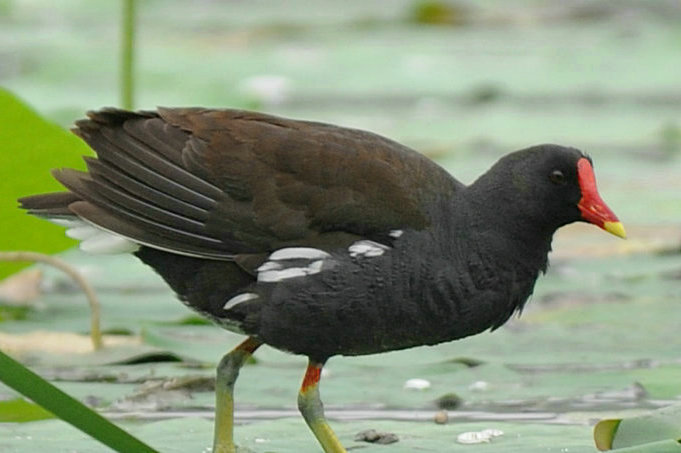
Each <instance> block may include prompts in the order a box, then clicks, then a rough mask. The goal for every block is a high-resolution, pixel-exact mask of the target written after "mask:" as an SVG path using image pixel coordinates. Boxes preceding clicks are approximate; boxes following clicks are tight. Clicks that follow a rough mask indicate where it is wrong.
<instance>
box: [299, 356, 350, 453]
mask: <svg viewBox="0 0 681 453" xmlns="http://www.w3.org/2000/svg"><path fill="white" fill-rule="evenodd" d="M322 366H324V365H323V364H322V363H317V362H314V361H313V360H310V362H309V363H308V365H307V371H306V372H305V378H303V385H302V386H301V387H300V393H298V409H300V413H301V414H303V418H304V419H305V422H307V426H309V427H310V429H311V430H312V432H313V433H314V435H315V437H316V438H317V440H318V441H319V443H320V445H321V446H322V448H323V449H324V451H325V452H326V453H346V451H345V448H343V446H342V445H341V443H340V441H339V440H338V438H337V437H336V434H334V432H333V430H332V429H331V427H330V426H329V424H328V423H327V422H326V419H325V418H324V406H323V405H322V400H321V399H320V398H319V379H320V378H321V375H322Z"/></svg>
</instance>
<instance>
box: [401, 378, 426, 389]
mask: <svg viewBox="0 0 681 453" xmlns="http://www.w3.org/2000/svg"><path fill="white" fill-rule="evenodd" d="M429 388H430V381H427V380H425V379H421V378H413V379H409V380H407V382H405V383H404V389H405V390H426V389H429Z"/></svg>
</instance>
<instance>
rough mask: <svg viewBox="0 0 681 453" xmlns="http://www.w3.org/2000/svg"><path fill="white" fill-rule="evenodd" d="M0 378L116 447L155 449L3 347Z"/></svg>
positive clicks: (142, 452) (137, 450)
mask: <svg viewBox="0 0 681 453" xmlns="http://www.w3.org/2000/svg"><path fill="white" fill-rule="evenodd" d="M0 381H2V382H3V383H4V384H6V385H7V386H9V387H11V388H13V389H14V390H16V391H17V392H19V393H21V394H22V395H24V396H26V397H28V398H30V399H32V400H33V401H35V402H36V403H38V404H40V405H41V406H42V407H44V408H45V409H46V410H48V411H50V412H52V413H53V414H54V415H56V416H57V417H59V418H61V419H62V420H64V421H66V422H68V423H70V424H71V425H73V426H75V427H76V428H78V429H80V430H81V431H83V432H85V433H87V434H89V435H90V436H92V437H93V438H95V439H96V440H98V441H100V442H102V443H103V444H105V445H107V446H109V447H111V448H112V449H114V450H116V451H120V452H129V451H135V452H141V453H144V452H155V451H156V450H154V449H153V448H151V447H149V446H148V445H147V444H145V443H143V442H142V441H140V440H139V439H137V438H135V437H132V436H131V435H130V434H128V433H127V432H126V431H123V430H122V429H121V428H119V427H118V426H116V425H114V424H113V423H111V422H110V421H108V420H107V419H105V418H104V417H102V416H101V415H99V414H98V413H97V412H95V411H93V410H92V409H90V408H88V407H87V406H85V405H84V404H83V403H81V402H80V401H78V400H76V399H74V398H73V397H71V396H69V395H67V394H66V393H64V392H62V391H61V390H59V389H58V388H57V387H55V386H53V385H52V384H50V383H49V382H47V381H45V380H44V379H42V378H41V377H40V376H38V375H37V374H35V373H33V372H32V371H30V370H29V369H27V368H25V367H24V366H22V365H21V364H20V363H19V362H17V361H15V360H14V359H12V358H11V357H9V356H7V355H6V354H4V353H3V352H2V351H0Z"/></svg>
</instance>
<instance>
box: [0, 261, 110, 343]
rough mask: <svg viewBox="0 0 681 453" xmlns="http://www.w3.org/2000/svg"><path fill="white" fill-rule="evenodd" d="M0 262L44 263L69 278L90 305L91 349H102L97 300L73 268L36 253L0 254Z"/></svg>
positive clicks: (65, 263)
mask: <svg viewBox="0 0 681 453" xmlns="http://www.w3.org/2000/svg"><path fill="white" fill-rule="evenodd" d="M0 261H30V262H38V263H45V264H48V265H50V266H53V267H56V268H57V269H59V270H61V271H63V272H64V273H65V274H67V275H68V276H69V277H71V279H73V281H74V282H76V284H77V285H78V286H80V288H81V289H82V290H83V292H84V293H85V297H87V301H88V304H90V338H91V339H92V347H93V348H94V349H95V350H98V349H102V331H101V329H100V327H99V326H100V321H99V319H100V312H101V309H100V304H99V300H98V299H97V296H96V295H95V291H94V289H92V286H90V284H89V283H88V282H87V281H86V280H85V279H84V278H83V276H82V275H80V274H79V273H78V271H77V270H76V269H75V268H74V267H73V266H71V265H70V264H68V263H67V262H66V261H64V260H61V259H59V258H56V257H54V256H50V255H45V254H43V253H37V252H0Z"/></svg>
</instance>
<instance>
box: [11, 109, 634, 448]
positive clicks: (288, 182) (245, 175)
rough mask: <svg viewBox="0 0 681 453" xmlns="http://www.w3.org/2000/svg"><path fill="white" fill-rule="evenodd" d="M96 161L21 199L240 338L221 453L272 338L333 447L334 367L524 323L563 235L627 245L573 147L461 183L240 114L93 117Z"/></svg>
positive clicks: (301, 124)
mask: <svg viewBox="0 0 681 453" xmlns="http://www.w3.org/2000/svg"><path fill="white" fill-rule="evenodd" d="M73 132H74V133H75V134H76V135H78V136H79V137H81V138H82V139H83V140H84V141H85V142H86V143H87V144H88V145H89V146H90V147H91V148H92V149H93V150H94V152H95V153H96V157H84V160H85V163H86V166H87V170H86V171H76V170H73V169H68V168H64V169H56V170H53V173H52V174H53V176H54V178H56V179H57V180H58V181H59V182H60V183H61V184H62V185H63V186H64V187H65V188H66V189H67V190H66V191H63V192H54V193H47V194H39V195H32V196H28V197H24V198H20V199H19V203H20V207H21V208H23V209H25V210H27V211H28V213H29V214H32V215H34V216H38V217H41V218H45V219H47V220H50V221H52V222H53V223H56V224H58V225H61V226H64V227H66V228H67V235H68V236H70V237H73V238H76V239H78V240H80V248H81V249H83V250H85V251H87V252H92V253H132V254H134V255H135V256H136V257H137V258H139V259H140V260H141V261H142V262H144V263H146V264H147V265H148V266H150V267H151V268H153V269H154V270H155V271H156V272H157V273H158V274H160V276H161V277H162V278H163V279H164V280H165V282H166V283H167V284H168V286H170V288H171V289H172V290H173V291H174V292H175V294H176V295H177V296H178V298H179V299H180V300H181V301H182V302H183V303H184V304H186V305H187V306H188V307H190V308H191V309H193V310H196V311H197V312H198V313H200V314H201V315H203V316H205V317H207V318H209V319H211V320H212V321H214V322H215V323H216V324H217V325H219V326H221V327H223V328H225V329H227V330H230V331H232V332H237V333H239V334H243V335H244V336H245V337H246V338H245V340H243V342H242V343H241V344H239V345H238V346H236V347H235V348H234V349H232V350H231V351H230V352H228V353H227V354H226V355H225V356H224V357H223V358H222V359H221V360H220V362H219V365H218V367H217V380H216V412H215V431H214V439H213V452H215V453H218V452H220V453H224V452H234V451H236V448H237V447H236V445H235V443H234V436H233V417H234V415H233V413H234V398H233V390H234V385H235V382H236V379H237V377H238V374H239V369H240V368H241V366H242V365H243V364H244V363H245V362H246V361H247V360H248V359H249V357H251V355H253V354H254V353H255V351H256V350H257V349H258V347H259V346H261V345H262V344H267V345H270V346H272V347H274V348H276V349H279V350H282V351H285V352H289V353H292V354H300V355H304V356H307V358H308V366H307V369H306V371H305V374H304V377H303V380H302V384H301V387H300V390H299V393H298V407H299V410H300V412H301V414H302V416H303V418H304V419H305V421H306V423H307V425H308V426H309V428H310V429H311V431H312V433H313V434H314V436H315V437H316V438H317V441H318V442H319V445H320V447H321V448H322V449H323V450H324V451H325V452H326V453H338V452H344V451H345V449H344V447H343V446H342V444H341V442H340V441H339V439H338V438H337V436H336V435H335V434H334V432H333V430H332V429H331V427H330V425H329V424H328V422H327V421H326V418H325V416H324V410H323V405H322V401H321V398H320V393H319V383H320V378H321V374H322V373H321V371H322V368H323V366H324V365H325V363H326V362H327V361H328V359H330V358H331V357H334V356H339V355H340V356H357V355H366V354H376V353H381V352H386V351H394V350H400V349H406V348H412V347H415V346H423V345H436V344H438V343H442V342H448V341H453V340H458V339H461V338H464V337H468V336H471V335H475V334H478V333H481V332H484V331H487V330H494V329H497V328H499V327H500V326H501V325H503V324H504V323H505V322H506V321H507V320H508V319H509V318H510V317H511V316H512V315H513V314H514V313H516V312H520V311H521V310H522V308H523V306H524V304H525V302H526V301H527V300H528V298H529V297H530V295H531V294H532V292H533V289H534V285H535V282H536V280H537V278H538V277H539V275H540V274H542V273H544V272H545V271H546V269H547V266H548V254H549V252H550V250H551V242H552V238H553V235H554V233H555V232H556V230H557V229H558V228H560V227H562V226H564V225H567V224H569V223H573V222H587V223H591V224H594V225H595V226H597V227H599V228H601V229H603V230H605V231H607V232H609V233H612V234H614V235H616V236H619V237H622V238H625V237H626V233H625V230H624V227H623V225H622V223H621V222H620V221H619V219H618V218H617V216H616V215H615V214H614V213H613V212H612V210H611V209H610V208H609V207H608V206H607V205H606V203H605V202H604V201H603V200H602V198H601V196H600V195H599V193H598V190H597V186H596V179H595V175H594V170H593V161H592V158H591V157H590V156H588V155H587V154H585V153H584V152H582V151H580V150H578V149H576V148H572V147H567V146H560V145H555V144H542V145H536V146H531V147H528V148H525V149H522V150H519V151H515V152H511V153H509V154H507V155H505V156H503V157H502V158H501V159H499V160H498V161H497V162H496V163H495V164H494V165H493V166H492V167H491V168H490V169H489V170H488V171H487V172H485V173H484V174H483V175H481V176H480V177H479V178H478V179H476V180H475V181H474V182H473V183H471V184H469V185H466V184H464V183H462V182H460V181H458V180H457V179H456V178H454V177H453V176H452V175H450V173H449V172H447V171H446V170H444V169H443V168H442V167H440V166H439V165H438V164H436V163H435V162H433V161H432V160H430V159H429V158H427V157H426V156H424V155H423V154H421V153H419V152H417V151H415V150H413V149H411V148H409V147H407V146H404V145H402V144H400V143H397V142H395V141H392V140H390V139H388V138H385V137H383V136H380V135H377V134H374V133H371V132H367V131H362V130H358V129H351V128H346V127H341V126H335V125H331V124H325V123H320V122H312V121H303V120H294V119H288V118H283V117H279V116H273V115H269V114H265V113H258V112H251V111H244V110H236V109H206V108H198V107H192V108H163V107H159V108H157V109H156V110H147V111H127V110H122V109H117V108H103V109H100V110H98V111H90V112H88V113H87V118H86V119H82V120H79V121H77V122H76V123H75V127H74V128H73Z"/></svg>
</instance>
